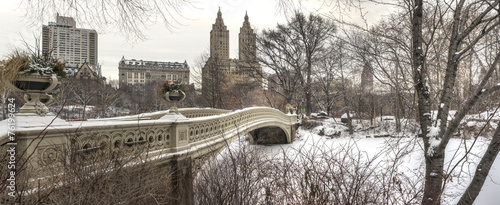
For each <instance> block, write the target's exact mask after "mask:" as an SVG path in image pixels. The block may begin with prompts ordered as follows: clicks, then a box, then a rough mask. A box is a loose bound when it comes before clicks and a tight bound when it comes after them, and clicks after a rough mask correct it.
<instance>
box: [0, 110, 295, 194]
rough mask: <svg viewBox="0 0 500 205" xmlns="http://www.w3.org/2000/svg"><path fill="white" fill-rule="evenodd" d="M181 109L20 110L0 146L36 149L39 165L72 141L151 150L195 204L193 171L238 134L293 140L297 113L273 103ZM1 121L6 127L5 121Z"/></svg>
mask: <svg viewBox="0 0 500 205" xmlns="http://www.w3.org/2000/svg"><path fill="white" fill-rule="evenodd" d="M179 112H180V113H181V114H182V115H175V114H172V113H169V112H168V111H160V112H155V113H147V114H141V115H135V116H125V117H116V118H106V119H95V120H88V121H73V122H66V121H64V120H61V119H59V118H55V120H54V116H45V117H41V116H38V115H32V114H22V113H19V115H20V116H16V117H17V119H16V121H17V126H16V130H15V142H14V141H10V140H11V139H9V136H8V135H7V132H0V145H1V146H2V150H3V149H8V147H9V146H16V150H17V155H19V153H21V152H22V151H23V150H25V151H26V153H28V154H31V153H33V155H32V156H31V157H30V158H29V161H30V162H31V164H33V167H35V168H36V167H41V166H43V165H47V164H51V163H53V162H55V161H56V159H57V158H58V157H60V156H58V155H59V154H58V148H61V147H64V146H67V145H68V143H70V141H71V144H73V145H76V149H77V150H78V151H79V152H91V151H92V150H97V149H104V148H110V149H115V150H116V149H119V150H123V151H124V152H125V153H136V154H137V152H140V153H139V154H141V155H146V154H147V156H148V159H149V160H154V161H157V162H158V163H159V164H163V166H170V168H171V169H172V170H177V172H175V174H174V175H173V177H172V180H174V181H176V187H177V188H176V190H174V191H175V193H176V194H178V196H190V197H177V200H178V201H176V202H175V203H180V204H191V203H192V200H193V199H192V179H193V178H192V177H193V173H194V172H195V171H196V170H197V169H199V168H200V167H201V165H202V164H203V163H205V162H206V161H207V160H208V159H209V158H210V157H211V156H214V154H216V153H218V152H219V151H220V150H221V149H222V148H223V147H225V146H226V145H227V144H229V143H231V142H232V141H233V140H234V139H237V138H238V137H240V136H243V135H245V134H247V133H250V134H251V138H252V139H250V141H255V142H259V141H261V140H262V139H265V138H269V137H271V138H278V139H273V140H270V141H273V142H281V143H290V142H292V141H294V139H295V129H296V124H297V116H296V115H292V114H284V113H282V112H281V111H279V110H276V109H273V108H267V107H252V108H246V109H242V110H236V111H228V110H219V109H209V108H184V109H179ZM48 124H50V125H48ZM47 125H48V126H47ZM0 126H2V129H3V127H4V126H5V127H6V126H7V122H6V120H4V121H2V122H0ZM263 130H267V131H265V132H264V131H263ZM269 130H271V131H269ZM269 133H272V136H269V135H270V134H269ZM70 139H71V140H70ZM266 141H269V140H264V142H266ZM25 156H27V155H25Z"/></svg>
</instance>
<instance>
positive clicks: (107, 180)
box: [0, 135, 172, 204]
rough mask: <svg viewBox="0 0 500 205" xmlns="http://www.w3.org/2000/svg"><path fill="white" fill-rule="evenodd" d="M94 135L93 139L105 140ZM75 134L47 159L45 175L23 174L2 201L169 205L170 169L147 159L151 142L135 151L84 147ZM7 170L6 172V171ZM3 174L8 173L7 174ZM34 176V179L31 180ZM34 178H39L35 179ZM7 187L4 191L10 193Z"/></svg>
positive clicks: (44, 168) (0, 201)
mask: <svg viewBox="0 0 500 205" xmlns="http://www.w3.org/2000/svg"><path fill="white" fill-rule="evenodd" d="M100 137H101V136H99V135H94V137H93V139H92V141H91V143H92V142H95V143H92V144H98V143H101V141H99V138H100ZM74 138H76V137H75V136H70V137H68V141H71V142H72V143H68V145H67V146H63V147H62V146H59V147H57V156H58V158H57V159H56V161H54V162H51V163H47V164H42V165H41V166H40V170H43V174H42V175H41V176H43V177H39V176H37V175H35V173H28V172H24V173H20V176H22V177H21V178H19V179H18V180H17V182H18V184H19V186H18V187H17V191H18V192H17V197H16V198H11V197H7V196H6V195H1V196H0V204H7V203H18V204H168V203H169V202H170V198H169V197H170V196H171V191H172V188H171V183H170V177H171V174H170V171H171V170H170V168H168V167H167V168H165V167H160V166H158V165H157V164H156V162H152V161H146V158H147V156H144V155H142V154H140V153H145V152H146V151H147V149H148V145H147V144H143V145H141V146H140V147H136V148H135V151H134V152H133V153H135V154H132V155H131V154H130V150H123V149H126V148H121V149H112V148H111V147H110V146H99V148H98V149H87V150H82V149H80V147H81V146H80V145H79V144H78V143H75V140H72V139H74ZM2 173H3V172H2ZM2 177H3V174H2ZM29 179H31V181H29ZM33 180H34V181H33ZM4 192H5V190H2V193H4Z"/></svg>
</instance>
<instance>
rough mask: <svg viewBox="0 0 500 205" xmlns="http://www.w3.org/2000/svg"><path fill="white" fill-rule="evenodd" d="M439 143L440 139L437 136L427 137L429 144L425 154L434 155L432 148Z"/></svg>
mask: <svg viewBox="0 0 500 205" xmlns="http://www.w3.org/2000/svg"><path fill="white" fill-rule="evenodd" d="M440 143H441V139H438V138H436V137H431V138H430V139H429V145H430V146H429V149H428V150H427V155H428V156H432V155H434V152H435V150H434V149H435V148H436V147H437V146H439V144H440Z"/></svg>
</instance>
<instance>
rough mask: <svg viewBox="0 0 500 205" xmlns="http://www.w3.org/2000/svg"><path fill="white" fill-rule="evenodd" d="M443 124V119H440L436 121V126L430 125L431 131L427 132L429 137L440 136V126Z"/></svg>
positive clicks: (429, 129)
mask: <svg viewBox="0 0 500 205" xmlns="http://www.w3.org/2000/svg"><path fill="white" fill-rule="evenodd" d="M440 125H441V120H438V121H437V123H436V126H430V127H428V128H427V131H428V132H429V133H427V137H430V138H432V137H436V136H438V134H439V132H440V131H441V128H439V126H440Z"/></svg>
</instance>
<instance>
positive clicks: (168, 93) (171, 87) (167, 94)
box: [156, 80, 187, 120]
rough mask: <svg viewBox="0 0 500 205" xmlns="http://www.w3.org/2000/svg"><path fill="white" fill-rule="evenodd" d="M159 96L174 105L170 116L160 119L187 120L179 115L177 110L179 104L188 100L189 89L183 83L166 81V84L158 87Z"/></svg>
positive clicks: (169, 113)
mask: <svg viewBox="0 0 500 205" xmlns="http://www.w3.org/2000/svg"><path fill="white" fill-rule="evenodd" d="M156 89H157V91H158V94H159V95H160V96H161V97H162V98H163V99H165V100H166V101H168V102H171V103H172V106H171V107H170V110H169V111H168V114H166V115H164V116H163V117H161V118H160V119H168V120H179V119H184V120H185V119H187V118H186V117H184V116H183V115H182V114H180V113H179V109H178V108H177V103H178V102H181V101H183V100H184V99H185V98H186V90H187V87H186V86H185V85H183V84H182V83H181V82H173V81H169V80H166V81H165V82H163V83H161V84H159V85H158V86H157V88H156Z"/></svg>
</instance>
